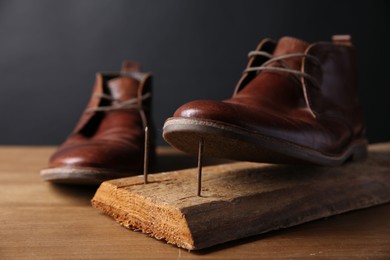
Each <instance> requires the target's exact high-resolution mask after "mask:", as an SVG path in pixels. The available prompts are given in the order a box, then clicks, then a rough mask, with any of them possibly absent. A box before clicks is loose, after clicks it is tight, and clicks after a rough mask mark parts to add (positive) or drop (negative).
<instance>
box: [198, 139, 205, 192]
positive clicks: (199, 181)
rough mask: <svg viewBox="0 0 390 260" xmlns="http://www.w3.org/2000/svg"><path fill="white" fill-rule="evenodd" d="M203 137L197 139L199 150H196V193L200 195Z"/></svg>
mask: <svg viewBox="0 0 390 260" xmlns="http://www.w3.org/2000/svg"><path fill="white" fill-rule="evenodd" d="M203 143H204V141H203V138H200V140H199V151H198V192H197V195H198V196H199V197H200V196H201V192H202V160H203Z"/></svg>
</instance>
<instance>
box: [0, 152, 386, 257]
mask: <svg viewBox="0 0 390 260" xmlns="http://www.w3.org/2000/svg"><path fill="white" fill-rule="evenodd" d="M53 151H54V148H53V147H12V146H9V147H6V146H3V147H0V225H1V227H0V259H42V258H45V259H135V258H150V259H158V258H163V259H193V258H207V259H259V258H263V259H269V258H304V257H306V258H312V257H321V258H337V259H340V258H344V259H346V258H351V257H356V258H364V259H378V258H382V259H390V204H385V205H381V206H376V207H373V208H369V209H364V210H358V211H354V212H349V213H345V214H342V215H338V216H334V217H331V218H327V219H322V220H317V221H313V222H310V223H307V224H304V225H300V226H297V227H293V228H288V229H284V230H279V231H275V232H271V233H268V234H264V235H259V236H255V237H251V238H248V239H243V240H239V241H235V242H230V243H226V244H223V245H220V246H216V247H213V248H210V249H207V250H203V251H195V252H187V251H186V250H183V249H179V248H176V247H174V246H171V245H167V244H166V243H165V242H163V241H158V240H155V239H153V238H150V237H148V236H147V235H145V234H142V233H139V232H134V231H130V230H127V229H125V228H123V227H121V226H120V225H118V224H117V223H116V222H115V221H113V220H112V219H111V218H110V217H108V216H105V215H103V214H102V213H100V212H99V211H97V210H96V209H94V208H92V207H91V206H90V199H91V198H92V196H93V195H94V192H95V190H96V188H97V187H74V186H60V185H51V184H49V183H45V182H43V181H41V179H40V176H39V170H40V169H41V168H43V167H45V166H46V163H47V160H48V157H49V156H50V154H51V153H52V152H53ZM159 154H160V156H159V158H160V161H159V170H160V171H166V170H174V169H179V168H185V167H193V166H194V165H195V164H196V159H195V158H192V157H187V156H184V155H182V154H178V153H176V152H174V151H173V150H172V149H169V148H163V149H161V148H160V149H159Z"/></svg>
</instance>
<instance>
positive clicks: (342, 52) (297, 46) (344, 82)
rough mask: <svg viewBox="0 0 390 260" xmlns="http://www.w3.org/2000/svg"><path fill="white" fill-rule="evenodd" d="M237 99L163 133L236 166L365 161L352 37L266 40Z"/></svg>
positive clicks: (197, 104)
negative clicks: (200, 146) (311, 40)
mask: <svg viewBox="0 0 390 260" xmlns="http://www.w3.org/2000/svg"><path fill="white" fill-rule="evenodd" d="M249 57H250V59H249V63H248V66H247V69H246V70H245V71H244V75H243V77H242V78H241V80H240V81H239V83H238V85H237V87H236V90H235V91H234V94H233V97H232V98H230V99H226V100H223V101H207V100H206V101H193V102H190V103H187V104H185V105H183V106H182V107H180V108H179V109H178V110H177V111H176V112H175V114H174V116H173V117H172V118H169V119H167V121H166V122H165V125H164V132H163V136H164V138H165V140H166V141H167V142H168V143H169V144H171V145H172V146H174V147H176V148H178V149H179V150H182V151H185V152H188V153H192V154H196V153H197V152H198V143H199V141H200V139H202V138H203V140H204V148H203V149H204V150H203V154H204V155H206V156H207V155H208V156H214V157H222V158H229V159H236V160H246V161H257V162H271V163H306V164H319V165H339V164H342V163H343V162H345V161H347V160H349V159H354V160H355V159H360V158H363V157H365V155H366V150H367V140H366V138H365V136H364V135H365V126H364V122H363V118H362V110H361V107H360V104H359V100H358V95H357V75H356V65H357V64H356V57H355V49H354V47H353V46H352V45H351V42H350V37H349V36H334V37H333V42H319V43H313V44H309V43H306V42H304V41H301V40H299V39H295V38H291V37H283V38H281V39H280V40H279V42H278V43H277V44H275V43H274V42H273V41H271V40H269V39H266V40H264V41H262V42H261V43H260V44H259V46H258V48H257V49H256V50H255V51H252V52H250V53H249Z"/></svg>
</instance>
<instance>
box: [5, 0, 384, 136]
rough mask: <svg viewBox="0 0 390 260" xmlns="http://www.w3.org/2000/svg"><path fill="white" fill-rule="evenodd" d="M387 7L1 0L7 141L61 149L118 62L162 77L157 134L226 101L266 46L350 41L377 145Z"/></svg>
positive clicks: (368, 3) (363, 4)
mask: <svg viewBox="0 0 390 260" xmlns="http://www.w3.org/2000/svg"><path fill="white" fill-rule="evenodd" d="M389 3H390V2H389V1H372V0H371V1H356V0H354V1H340V0H339V1H329V0H327V1H312V0H308V1H299V0H297V1H291V0H286V1H282V0H272V1H259V0H257V1H244V0H237V1H206V0H204V1H199V0H187V1H182V0H164V1H152V0H139V1H108V0H107V1H93V0H90V1H83V0H74V1H69V0H68V1H52V0H46V1H45V0H34V1H30V0H25V1H20V0H9V1H4V0H3V1H0V144H59V143H61V142H62V141H63V140H64V139H65V138H66V136H67V135H68V134H69V133H70V132H71V130H72V129H73V127H74V125H75V124H76V122H77V121H78V118H79V117H80V115H81V112H82V111H83V109H84V107H85V105H86V103H87V101H88V100H89V97H90V94H91V89H92V85H93V82H94V77H95V72H97V71H110V70H111V71H112V70H118V69H119V67H120V64H121V62H122V60H124V59H133V60H138V61H140V62H142V63H143V65H144V69H145V70H146V71H152V72H153V73H154V76H155V85H154V89H155V91H154V112H155V113H154V119H155V122H156V125H157V127H158V129H159V134H158V135H159V138H160V140H159V142H160V144H163V140H162V138H161V128H162V126H163V122H164V120H165V119H166V118H167V117H169V116H170V115H172V113H173V112H174V110H175V109H176V108H178V107H179V106H180V105H181V104H183V103H185V102H187V101H190V100H194V99H224V98H227V97H230V96H231V94H232V93H233V89H234V86H235V84H236V82H237V80H238V79H239V77H240V75H241V72H242V70H243V69H244V66H245V65H246V62H247V56H246V55H247V52H248V51H250V50H252V49H254V48H255V47H256V45H257V43H258V42H259V41H260V40H261V39H263V38H265V37H271V38H274V39H278V38H279V37H281V36H284V35H290V36H296V37H299V38H302V39H305V40H306V41H310V42H312V41H320V40H330V37H331V35H333V34H345V33H349V34H352V37H353V42H354V44H355V45H356V47H357V49H358V54H359V57H358V58H359V64H358V65H359V72H360V74H359V87H360V90H359V91H360V92H359V94H360V97H361V101H362V103H363V106H364V111H365V116H366V122H367V125H368V137H369V140H370V142H371V143H372V142H380V141H389V140H390V115H389V114H390V85H389V78H390V77H389V74H390V65H389V64H390V63H389V62H390V48H389V47H388V46H389V33H390V29H389V28H390V8H389V7H390V4H389Z"/></svg>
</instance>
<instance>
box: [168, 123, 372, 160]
mask: <svg viewBox="0 0 390 260" xmlns="http://www.w3.org/2000/svg"><path fill="white" fill-rule="evenodd" d="M163 137H164V139H165V140H166V141H167V142H168V143H169V144H170V145H172V146H174V147H176V148H177V149H179V150H181V151H184V152H187V153H190V154H197V153H198V145H199V140H200V139H201V138H203V140H204V147H203V154H204V156H210V157H217V158H226V159H233V160H240V161H254V162H266V163H279V164H280V163H282V164H314V165H324V166H336V165H341V164H343V163H345V162H346V161H349V160H353V161H354V160H360V159H363V158H365V157H366V155H367V144H368V143H367V140H366V139H364V138H362V139H358V140H356V141H354V142H353V143H351V144H350V145H349V146H348V147H347V148H346V149H345V151H344V152H343V153H341V154H325V153H321V152H318V151H316V150H313V149H310V148H307V147H304V146H300V145H297V144H294V143H290V142H288V141H285V140H281V139H278V138H274V137H270V136H266V135H262V134H259V133H255V132H250V131H247V130H246V129H243V128H241V127H237V126H234V125H229V124H225V123H221V122H218V121H211V120H200V119H188V118H169V119H167V121H166V122H165V124H164V128H163Z"/></svg>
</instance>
